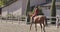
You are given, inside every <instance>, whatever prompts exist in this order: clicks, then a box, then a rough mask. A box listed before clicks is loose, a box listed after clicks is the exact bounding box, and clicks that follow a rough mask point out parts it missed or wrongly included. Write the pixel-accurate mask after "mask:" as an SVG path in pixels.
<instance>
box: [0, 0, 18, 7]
mask: <svg viewBox="0 0 60 32" xmlns="http://www.w3.org/2000/svg"><path fill="white" fill-rule="evenodd" d="M16 1H17V0H14V1H10V2H9V3H7V4H5V5H4V6H3V7H0V8H4V7H6V6H9V5H10V4H12V3H14V2H16Z"/></svg>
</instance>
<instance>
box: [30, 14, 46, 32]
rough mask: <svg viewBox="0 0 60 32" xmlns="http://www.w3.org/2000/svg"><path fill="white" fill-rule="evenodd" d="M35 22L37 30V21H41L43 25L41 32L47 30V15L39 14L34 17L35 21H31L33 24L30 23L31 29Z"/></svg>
mask: <svg viewBox="0 0 60 32" xmlns="http://www.w3.org/2000/svg"><path fill="white" fill-rule="evenodd" d="M31 20H32V19H31ZM33 23H34V24H35V29H36V32H37V23H39V24H40V26H41V32H42V30H43V31H44V32H45V23H46V24H47V22H46V17H45V16H44V15H39V16H35V17H34V20H33V22H31V25H30V30H31V27H32V24H33Z"/></svg>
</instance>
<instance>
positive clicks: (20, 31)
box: [0, 20, 60, 32]
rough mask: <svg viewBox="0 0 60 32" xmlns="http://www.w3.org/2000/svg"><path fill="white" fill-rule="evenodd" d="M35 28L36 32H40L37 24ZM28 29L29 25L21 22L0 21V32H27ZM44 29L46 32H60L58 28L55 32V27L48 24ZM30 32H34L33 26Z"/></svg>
mask: <svg viewBox="0 0 60 32" xmlns="http://www.w3.org/2000/svg"><path fill="white" fill-rule="evenodd" d="M37 26H38V27H37V29H38V31H37V32H40V31H41V29H40V26H39V24H38V25H37ZM29 27H30V24H29V25H27V24H26V22H22V21H20V23H19V21H13V22H12V21H11V20H8V21H6V20H2V22H1V20H0V32H29ZM45 29H46V32H60V26H59V28H58V31H57V28H56V26H55V25H52V24H49V25H48V26H46V27H45ZM30 32H36V31H35V25H34V24H33V26H32V29H31V31H30Z"/></svg>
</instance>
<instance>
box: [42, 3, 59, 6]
mask: <svg viewBox="0 0 60 32" xmlns="http://www.w3.org/2000/svg"><path fill="white" fill-rule="evenodd" d="M55 4H56V6H59V5H60V2H56V3H55ZM51 5H52V2H51V3H48V4H45V5H42V6H51Z"/></svg>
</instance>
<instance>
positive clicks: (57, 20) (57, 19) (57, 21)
mask: <svg viewBox="0 0 60 32" xmlns="http://www.w3.org/2000/svg"><path fill="white" fill-rule="evenodd" d="M58 24H59V17H58V16H56V27H57V28H59V27H58V26H59V25H58Z"/></svg>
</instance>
